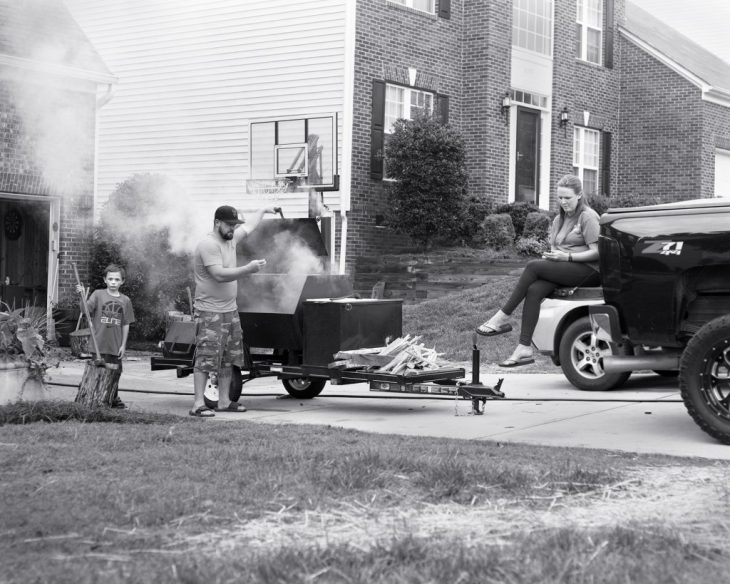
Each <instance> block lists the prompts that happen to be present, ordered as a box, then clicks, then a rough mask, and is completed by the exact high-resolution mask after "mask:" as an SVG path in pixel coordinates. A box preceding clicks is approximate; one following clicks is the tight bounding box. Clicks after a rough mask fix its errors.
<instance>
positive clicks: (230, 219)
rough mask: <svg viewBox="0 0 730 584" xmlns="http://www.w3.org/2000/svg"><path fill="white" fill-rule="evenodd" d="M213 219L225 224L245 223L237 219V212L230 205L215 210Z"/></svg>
mask: <svg viewBox="0 0 730 584" xmlns="http://www.w3.org/2000/svg"><path fill="white" fill-rule="evenodd" d="M215 219H216V220H220V221H225V222H226V223H245V221H243V220H242V219H240V218H239V217H238V211H236V208H235V207H231V206H230V205H223V206H222V207H218V208H217V209H216V210H215Z"/></svg>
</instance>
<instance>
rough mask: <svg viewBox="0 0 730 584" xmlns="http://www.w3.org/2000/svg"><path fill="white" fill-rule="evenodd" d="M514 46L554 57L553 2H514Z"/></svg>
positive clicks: (520, 0)
mask: <svg viewBox="0 0 730 584" xmlns="http://www.w3.org/2000/svg"><path fill="white" fill-rule="evenodd" d="M512 44H513V45H514V46H516V47H521V48H523V49H527V50H528V51H535V52H536V53H540V54H542V55H547V56H550V55H552V53H553V0H514V3H513V5H512Z"/></svg>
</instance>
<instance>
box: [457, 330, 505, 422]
mask: <svg viewBox="0 0 730 584" xmlns="http://www.w3.org/2000/svg"><path fill="white" fill-rule="evenodd" d="M503 381H504V378H503V377H500V378H499V380H498V381H497V385H495V386H494V387H490V386H488V385H484V384H483V383H480V381H479V348H478V347H477V338H476V335H474V337H473V339H472V351H471V383H463V384H459V386H458V387H457V390H456V394H457V396H459V397H461V398H464V399H470V400H471V414H472V415H474V416H481V415H483V414H484V406H485V405H486V403H487V400H488V399H503V398H504V393H503V392H502V391H501V387H502V382H503Z"/></svg>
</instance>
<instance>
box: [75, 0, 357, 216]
mask: <svg viewBox="0 0 730 584" xmlns="http://www.w3.org/2000/svg"><path fill="white" fill-rule="evenodd" d="M66 2H67V5H68V7H69V9H70V10H71V12H72V14H73V15H74V17H75V18H76V19H77V21H78V22H79V24H80V25H81V27H82V28H83V30H84V31H85V32H86V34H87V35H88V36H89V38H90V39H91V42H92V43H93V44H94V46H95V47H96V49H97V51H98V52H99V54H100V55H101V56H102V58H103V59H104V60H105V62H106V63H107V65H108V67H109V68H110V70H111V71H112V72H113V73H114V75H115V76H117V77H118V79H119V83H118V86H117V87H116V90H115V93H114V96H113V98H112V99H111V101H110V102H109V103H108V104H107V105H106V106H105V108H104V109H103V110H101V115H100V117H99V141H98V153H97V158H98V165H97V179H96V205H97V210H98V208H99V207H100V206H101V204H103V203H104V201H106V199H107V198H108V196H109V194H110V193H111V192H112V191H113V190H114V189H115V187H116V185H117V184H119V183H120V182H122V181H124V180H125V179H127V178H129V177H130V176H132V175H134V174H136V173H148V172H151V173H162V174H166V175H169V176H170V177H172V178H174V179H175V180H177V181H178V182H179V183H180V184H181V185H182V186H183V188H184V190H185V191H186V192H187V194H188V195H189V196H190V197H191V198H192V202H193V205H194V206H195V207H196V208H199V209H200V212H201V215H203V216H204V217H205V219H206V221H207V220H210V221H212V219H211V218H212V209H213V208H215V207H216V206H218V205H219V204H223V203H231V204H235V205H236V206H239V207H242V208H244V209H252V208H256V207H258V206H260V205H261V204H262V203H263V201H261V200H256V199H257V196H255V195H246V194H245V193H246V182H245V181H246V180H247V179H249V178H252V177H251V176H250V168H249V162H250V148H249V146H250V145H249V136H250V123H252V122H255V121H259V120H271V119H286V118H291V117H296V116H313V115H317V114H331V113H336V114H337V116H338V118H339V128H338V134H339V140H338V142H339V144H338V152H339V156H340V159H342V157H343V153H344V156H345V157H346V156H347V153H346V151H345V149H343V140H347V136H345V137H344V138H343V124H342V119H343V115H344V114H345V109H346V108H345V105H344V104H345V100H346V95H345V93H346V73H345V71H346V60H347V58H348V57H347V56H346V55H347V50H346V44H347V42H349V41H347V40H346V30H347V22H346V21H347V19H348V18H352V16H351V14H354V11H352V10H351V8H350V7H348V1H347V0H245V1H242V0H209V1H207V2H200V0H125V1H124V2H117V1H109V0H106V1H102V0H66ZM349 4H354V3H349ZM348 13H350V15H348ZM350 69H352V67H351V66H350ZM340 184H341V185H343V187H342V188H343V189H345V188H346V187H345V185H348V184H349V181H345V180H342V181H341V183H340ZM341 195H342V193H340V192H336V191H333V192H327V193H325V203H326V204H327V205H328V206H329V207H330V209H332V210H333V211H335V212H337V211H340V203H341V200H343V199H342V198H341ZM273 198H275V199H276V200H278V202H279V203H280V204H281V205H282V206H283V207H284V209H285V212H286V213H287V215H288V216H291V217H302V216H307V212H308V197H307V193H306V192H293V193H282V194H280V195H276V196H275V197H273ZM344 200H345V201H346V200H347V194H346V193H345V198H344ZM345 207H346V203H345Z"/></svg>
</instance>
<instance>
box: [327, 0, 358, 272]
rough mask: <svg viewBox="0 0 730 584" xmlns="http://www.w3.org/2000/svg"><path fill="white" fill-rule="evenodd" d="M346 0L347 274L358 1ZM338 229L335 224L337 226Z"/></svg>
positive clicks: (343, 176) (343, 209) (343, 193)
mask: <svg viewBox="0 0 730 584" xmlns="http://www.w3.org/2000/svg"><path fill="white" fill-rule="evenodd" d="M344 2H345V59H344V61H345V70H344V84H345V87H344V91H343V100H344V103H343V107H342V110H343V120H342V171H341V173H340V220H341V228H340V267H339V270H340V274H344V273H345V269H346V268H345V267H346V260H347V212H348V211H349V210H350V203H351V197H350V189H351V188H352V124H353V110H354V104H353V101H354V95H355V91H354V88H355V30H356V28H355V17H356V14H357V1H352V0H344ZM333 229H334V226H333Z"/></svg>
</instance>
